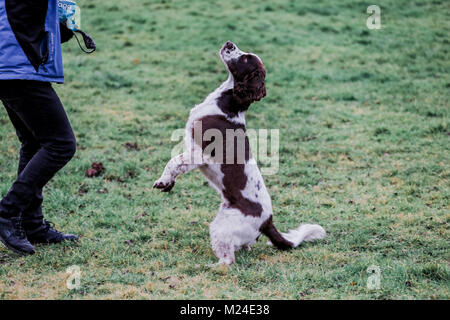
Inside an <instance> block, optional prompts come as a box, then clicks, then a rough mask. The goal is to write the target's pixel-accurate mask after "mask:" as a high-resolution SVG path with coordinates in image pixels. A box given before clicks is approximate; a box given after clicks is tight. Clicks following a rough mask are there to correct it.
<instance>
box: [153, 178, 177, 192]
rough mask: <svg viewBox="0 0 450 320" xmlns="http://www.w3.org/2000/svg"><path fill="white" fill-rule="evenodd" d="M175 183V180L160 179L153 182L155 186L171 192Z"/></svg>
mask: <svg viewBox="0 0 450 320" xmlns="http://www.w3.org/2000/svg"><path fill="white" fill-rule="evenodd" d="M174 185H175V180H166V179H163V178H161V179H159V180H156V181H155V183H154V184H153V188H156V189H161V191H162V192H169V191H170V190H172V188H173V186H174Z"/></svg>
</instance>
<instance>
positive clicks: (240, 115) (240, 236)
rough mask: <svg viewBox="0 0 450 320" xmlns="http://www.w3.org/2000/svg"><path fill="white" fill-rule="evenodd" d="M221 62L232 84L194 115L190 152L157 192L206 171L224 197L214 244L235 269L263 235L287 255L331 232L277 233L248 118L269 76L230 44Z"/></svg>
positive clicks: (171, 167) (304, 228)
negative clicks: (238, 255) (237, 256)
mask: <svg viewBox="0 0 450 320" xmlns="http://www.w3.org/2000/svg"><path fill="white" fill-rule="evenodd" d="M220 56H221V58H222V60H223V62H224V63H225V65H226V66H227V69H228V71H229V77H228V80H227V81H225V82H224V83H223V84H222V85H221V86H220V87H219V88H218V89H216V90H215V91H214V92H213V93H211V94H210V95H209V96H208V97H207V98H206V99H205V101H203V103H201V104H199V105H196V106H195V108H193V109H192V110H191V112H190V115H189V120H188V122H187V125H186V136H185V145H186V150H187V151H186V152H184V153H183V154H180V155H179V156H177V157H174V158H173V159H172V160H170V161H169V163H168V164H167V165H166V167H165V169H164V173H163V174H162V176H161V177H160V178H159V179H158V180H157V181H156V182H155V184H154V186H153V187H154V188H158V189H161V191H164V192H168V191H170V190H171V189H172V188H173V186H174V184H175V180H176V178H177V176H178V175H180V174H182V173H187V172H189V171H191V170H193V169H196V168H199V169H200V170H201V172H202V173H203V174H204V176H205V177H206V179H207V180H208V182H209V183H210V185H211V186H212V187H213V188H214V189H216V190H217V191H218V192H219V194H220V195H221V196H222V204H221V206H220V209H219V212H218V214H217V216H216V218H215V219H214V221H213V222H212V223H211V224H210V234H211V244H212V248H213V250H214V252H215V254H216V256H217V257H218V258H219V262H218V264H227V265H230V264H232V263H233V262H234V252H235V251H237V250H239V249H240V248H242V247H246V248H248V249H249V248H250V245H251V244H253V243H255V242H256V241H257V240H258V238H259V236H260V235H261V233H262V234H264V235H266V236H267V237H268V238H269V239H270V241H271V243H273V244H274V245H275V246H276V247H277V248H279V249H283V250H285V249H291V248H295V247H297V246H298V245H299V244H300V243H301V242H302V241H311V240H314V239H320V238H323V237H324V236H325V230H324V229H323V228H322V227H321V226H319V225H314V224H303V225H301V226H300V227H298V228H297V229H295V230H291V231H289V232H288V233H281V234H280V233H279V232H278V230H277V229H276V228H275V226H274V224H273V222H272V214H273V213H272V203H271V199H270V196H269V193H268V192H267V189H266V186H265V185H264V180H263V177H262V175H261V173H260V171H259V168H258V166H257V164H256V161H255V159H254V158H253V157H252V155H251V153H250V150H249V142H248V138H247V136H246V134H245V112H246V111H247V109H248V108H249V106H250V104H252V103H253V102H254V101H259V100H261V99H262V98H263V97H264V96H265V95H266V88H265V84H264V79H265V76H266V71H265V69H264V65H263V63H262V61H261V59H260V58H259V57H258V56H257V55H255V54H253V53H245V52H242V51H241V50H239V48H237V47H236V46H235V45H234V44H233V43H232V42H227V43H225V45H224V46H223V47H222V49H221V50H220ZM230 137H231V138H230ZM236 141H238V143H236ZM239 141H240V142H241V143H239ZM212 146H214V148H212Z"/></svg>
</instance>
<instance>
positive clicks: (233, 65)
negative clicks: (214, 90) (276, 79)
mask: <svg viewBox="0 0 450 320" xmlns="http://www.w3.org/2000/svg"><path fill="white" fill-rule="evenodd" d="M228 69H229V70H230V72H231V73H232V75H233V77H234V88H233V98H234V100H235V101H236V103H237V105H242V106H246V108H245V110H247V109H248V106H250V104H252V103H253V102H255V101H259V100H261V99H262V98H264V97H265V96H266V85H265V82H264V80H265V78H266V69H265V68H264V65H263V64H262V63H261V61H260V60H259V59H258V58H257V57H255V56H254V55H253V54H244V55H242V56H240V57H239V58H238V59H236V60H232V61H230V62H228Z"/></svg>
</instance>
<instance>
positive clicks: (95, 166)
mask: <svg viewBox="0 0 450 320" xmlns="http://www.w3.org/2000/svg"><path fill="white" fill-rule="evenodd" d="M103 171H105V167H103V163H101V162H93V163H92V165H91V168H90V169H89V170H88V172H87V176H88V177H89V178H93V177H98V176H99V175H100V174H101V173H102V172H103Z"/></svg>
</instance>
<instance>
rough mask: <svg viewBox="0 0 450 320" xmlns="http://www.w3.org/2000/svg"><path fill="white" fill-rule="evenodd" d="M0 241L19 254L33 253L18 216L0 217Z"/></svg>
mask: <svg viewBox="0 0 450 320" xmlns="http://www.w3.org/2000/svg"><path fill="white" fill-rule="evenodd" d="M0 241H1V242H3V244H4V245H5V246H6V247H7V248H8V249H11V250H13V251H15V252H17V253H20V254H24V253H25V254H34V247H33V246H32V245H31V243H30V242H29V241H28V239H27V237H26V235H25V231H24V230H23V228H22V221H21V219H20V218H17V217H13V218H10V219H4V218H0Z"/></svg>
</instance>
